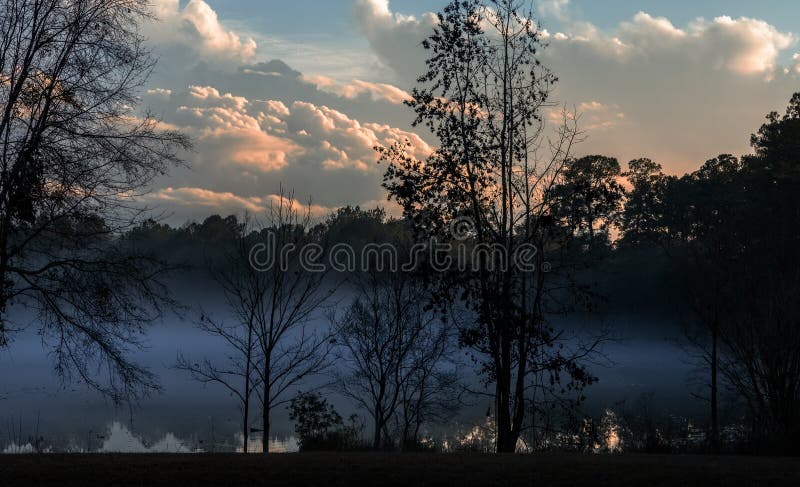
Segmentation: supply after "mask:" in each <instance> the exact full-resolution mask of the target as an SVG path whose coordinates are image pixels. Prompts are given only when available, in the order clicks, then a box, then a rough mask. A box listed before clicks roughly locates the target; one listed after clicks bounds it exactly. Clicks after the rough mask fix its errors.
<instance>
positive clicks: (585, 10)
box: [182, 0, 800, 41]
mask: <svg viewBox="0 0 800 487" xmlns="http://www.w3.org/2000/svg"><path fill="white" fill-rule="evenodd" d="M187 1H188V0H182V3H183V4H185V3H187ZM208 3H209V4H210V5H211V6H212V7H213V8H214V9H215V10H216V11H217V12H219V13H220V15H221V16H223V17H225V18H228V19H229V20H231V21H237V22H241V23H243V24H246V25H248V26H250V27H252V28H253V29H254V30H260V31H262V32H269V33H272V34H273V35H280V36H286V37H292V38H293V37H299V36H319V37H322V38H329V39H336V38H339V39H344V40H349V41H354V40H357V39H360V36H359V35H358V33H357V32H356V29H355V25H354V23H353V18H352V17H353V16H352V12H351V10H352V5H351V3H350V2H349V1H348V0H292V1H285V0H208ZM446 3H447V2H446V1H444V0H391V2H390V5H391V8H392V10H394V11H397V12H402V13H404V14H409V15H420V14H422V13H424V12H429V11H436V10H437V9H439V8H441V6H443V5H445V4H446ZM537 3H538V2H537ZM569 10H570V12H571V13H572V14H573V15H574V16H575V17H576V18H579V19H582V20H588V21H591V22H592V23H594V24H595V25H597V26H598V27H600V28H604V29H610V28H613V27H614V26H615V25H616V24H618V23H619V22H620V21H623V20H627V19H630V18H632V17H633V16H634V15H635V14H636V13H637V12H640V11H644V12H648V13H650V14H652V15H654V16H663V17H667V18H669V19H670V20H672V21H673V23H675V24H676V25H681V26H683V25H685V24H687V23H689V22H691V21H693V20H695V19H696V18H698V17H704V18H713V17H717V16H719V15H729V16H731V17H752V18H758V19H762V20H766V21H767V22H769V23H770V24H772V25H774V26H776V27H778V28H779V29H781V30H785V31H792V30H796V29H799V28H800V6H799V5H798V3H797V2H796V0H764V1H760V2H756V1H753V0H697V1H687V0H676V1H669V0H572V1H571V2H570V7H569ZM543 22H544V24H545V26H546V27H547V28H549V29H551V30H555V29H557V28H563V25H562V23H561V22H559V20H558V19H555V18H552V17H549V18H544V19H543Z"/></svg>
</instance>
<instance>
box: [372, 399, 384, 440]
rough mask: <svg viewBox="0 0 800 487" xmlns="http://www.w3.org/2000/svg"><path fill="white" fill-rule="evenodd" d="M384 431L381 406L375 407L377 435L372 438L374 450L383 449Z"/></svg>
mask: <svg viewBox="0 0 800 487" xmlns="http://www.w3.org/2000/svg"><path fill="white" fill-rule="evenodd" d="M382 430H383V415H382V414H381V409H380V406H376V407H375V433H374V434H373V436H372V448H373V449H374V450H380V448H381V431H382Z"/></svg>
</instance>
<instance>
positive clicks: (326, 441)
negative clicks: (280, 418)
mask: <svg viewBox="0 0 800 487" xmlns="http://www.w3.org/2000/svg"><path fill="white" fill-rule="evenodd" d="M288 409H289V419H290V420H292V421H294V422H295V425H294V431H295V433H296V434H297V438H298V444H299V446H300V451H301V452H307V451H332V450H353V449H358V448H359V446H360V429H359V427H358V422H357V417H356V416H355V415H353V416H351V417H350V424H348V425H345V424H344V421H343V420H342V417H341V416H340V415H339V413H338V412H336V409H334V407H333V405H331V404H329V403H328V401H327V399H325V398H323V397H322V396H321V395H320V394H319V393H312V392H306V393H303V392H301V393H300V394H298V395H297V396H296V397H295V398H294V399H292V401H291V403H290V404H289V408H288Z"/></svg>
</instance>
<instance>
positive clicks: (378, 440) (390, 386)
mask: <svg viewBox="0 0 800 487" xmlns="http://www.w3.org/2000/svg"><path fill="white" fill-rule="evenodd" d="M354 287H355V292H356V298H355V299H354V301H353V302H352V304H351V305H350V306H349V308H347V310H346V312H345V313H344V314H343V315H342V316H341V317H332V318H333V319H332V321H333V327H334V330H335V334H336V340H337V343H338V344H339V346H340V347H341V360H340V364H339V371H338V372H337V376H338V377H337V383H338V385H339V389H340V391H341V392H342V394H344V395H345V396H347V397H348V398H350V399H352V400H353V401H354V402H355V403H356V404H357V405H358V407H360V408H362V409H364V410H365V411H367V413H368V414H369V415H370V416H371V418H372V420H373V427H374V429H373V438H372V447H373V448H375V449H380V448H383V447H385V446H386V444H385V440H386V439H388V438H389V437H390V434H389V427H390V425H391V422H392V420H393V419H395V418H396V415H397V414H399V413H400V414H401V416H400V417H399V418H397V419H398V421H401V422H402V423H401V424H402V428H403V429H402V431H401V434H402V435H403V438H401V439H402V440H410V439H411V437H412V435H417V434H418V433H419V428H420V426H421V425H422V423H423V422H424V421H426V420H427V419H429V418H427V415H428V414H430V415H431V417H434V414H435V409H434V408H435V403H436V401H437V400H438V398H439V397H441V395H443V394H444V393H445V392H446V391H447V390H449V388H451V387H453V384H452V383H449V384H437V382H438V381H445V380H453V381H455V378H453V377H452V376H451V375H446V371H445V369H443V367H442V365H443V363H444V362H445V360H446V359H447V356H448V353H449V351H450V344H451V339H450V336H449V333H448V328H447V326H446V325H445V323H443V322H441V321H440V320H439V319H438V318H437V316H436V313H434V312H432V311H431V310H428V309H427V308H426V303H427V302H428V301H427V297H426V291H425V289H424V287H423V286H422V285H421V283H420V282H418V281H417V280H416V279H415V278H414V276H413V275H411V274H409V273H407V272H403V271H397V272H391V273H389V272H378V271H375V270H374V269H371V270H365V272H364V273H362V274H361V275H360V276H359V277H358V278H357V279H356V280H355V281H354ZM415 438H416V436H415ZM403 446H407V445H403Z"/></svg>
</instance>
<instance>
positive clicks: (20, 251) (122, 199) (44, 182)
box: [0, 0, 189, 401]
mask: <svg viewBox="0 0 800 487" xmlns="http://www.w3.org/2000/svg"><path fill="white" fill-rule="evenodd" d="M149 18H150V15H149V13H148V2H147V1H145V0H2V1H1V2H0V34H2V36H0V39H1V40H0V344H5V345H7V344H8V341H9V333H10V331H11V330H12V329H13V328H17V327H19V325H15V324H14V322H13V320H12V318H11V317H10V313H9V311H10V310H9V307H10V306H13V305H23V306H25V307H26V308H33V309H34V310H35V311H37V312H38V315H39V320H38V322H39V323H40V326H41V334H42V335H43V336H44V337H45V338H46V339H47V340H48V341H49V343H51V344H52V345H53V357H54V358H55V366H56V371H57V372H58V373H59V374H60V375H61V377H62V378H63V379H65V380H68V379H70V378H71V377H72V376H73V375H77V377H79V378H80V379H82V380H83V381H84V382H86V383H87V384H89V385H90V386H92V387H94V388H95V389H98V390H100V391H101V392H103V393H105V394H107V395H108V396H110V397H111V398H112V399H113V400H115V401H121V400H124V399H126V398H130V397H134V396H138V395H140V394H142V393H145V392H146V391H147V390H149V389H151V388H152V387H155V386H156V383H155V378H154V376H153V375H152V374H151V373H150V372H149V371H147V370H146V369H144V368H142V367H140V366H138V365H136V364H135V363H133V362H131V361H130V360H129V359H128V358H127V352H128V351H129V349H130V348H131V347H136V346H137V345H139V338H140V336H141V333H142V331H143V328H142V327H143V326H144V325H145V324H146V323H148V322H150V321H152V320H153V319H154V318H156V317H157V316H158V315H159V314H160V311H161V310H162V309H163V307H164V306H165V305H169V304H171V303H170V300H169V299H166V298H164V297H163V296H165V295H167V293H166V291H167V289H166V288H165V287H164V286H163V285H161V284H160V282H159V277H160V276H161V275H162V273H163V271H164V266H162V265H161V264H160V263H159V262H158V261H157V260H155V259H153V258H150V257H148V256H145V255H141V253H140V252H138V251H137V250H136V247H135V246H134V245H132V243H131V242H130V241H127V240H125V239H121V238H120V235H121V234H123V233H125V231H126V230H128V229H129V228H131V227H132V226H133V225H135V224H136V223H137V222H138V221H139V216H140V215H141V214H142V212H143V210H142V209H141V208H140V207H139V206H137V205H136V204H135V199H136V196H138V195H139V194H140V193H141V192H142V191H143V189H144V188H147V187H148V185H149V183H150V182H151V181H152V179H153V178H154V177H155V176H157V175H160V174H163V173H164V172H165V171H167V170H168V169H169V167H170V166H171V165H173V164H176V163H178V162H179V152H180V150H181V149H187V148H188V147H189V142H188V140H187V139H186V138H185V137H184V136H182V135H180V134H179V133H176V132H173V131H169V130H163V129H162V127H160V125H159V121H158V120H156V119H155V118H153V117H152V116H150V115H149V114H147V113H141V112H140V111H139V110H137V108H136V107H137V105H138V103H139V100H138V98H137V91H138V89H139V88H140V87H141V86H142V84H143V83H144V81H145V80H146V79H147V76H148V75H149V73H150V72H151V69H152V67H153V65H154V60H153V58H152V57H151V56H150V54H149V52H148V51H147V49H146V48H145V46H144V39H143V37H142V36H141V35H140V34H139V33H138V26H139V23H140V22H141V21H144V20H147V19H149ZM98 371H102V373H100V374H98V373H97V372H98ZM99 377H100V378H99Z"/></svg>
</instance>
